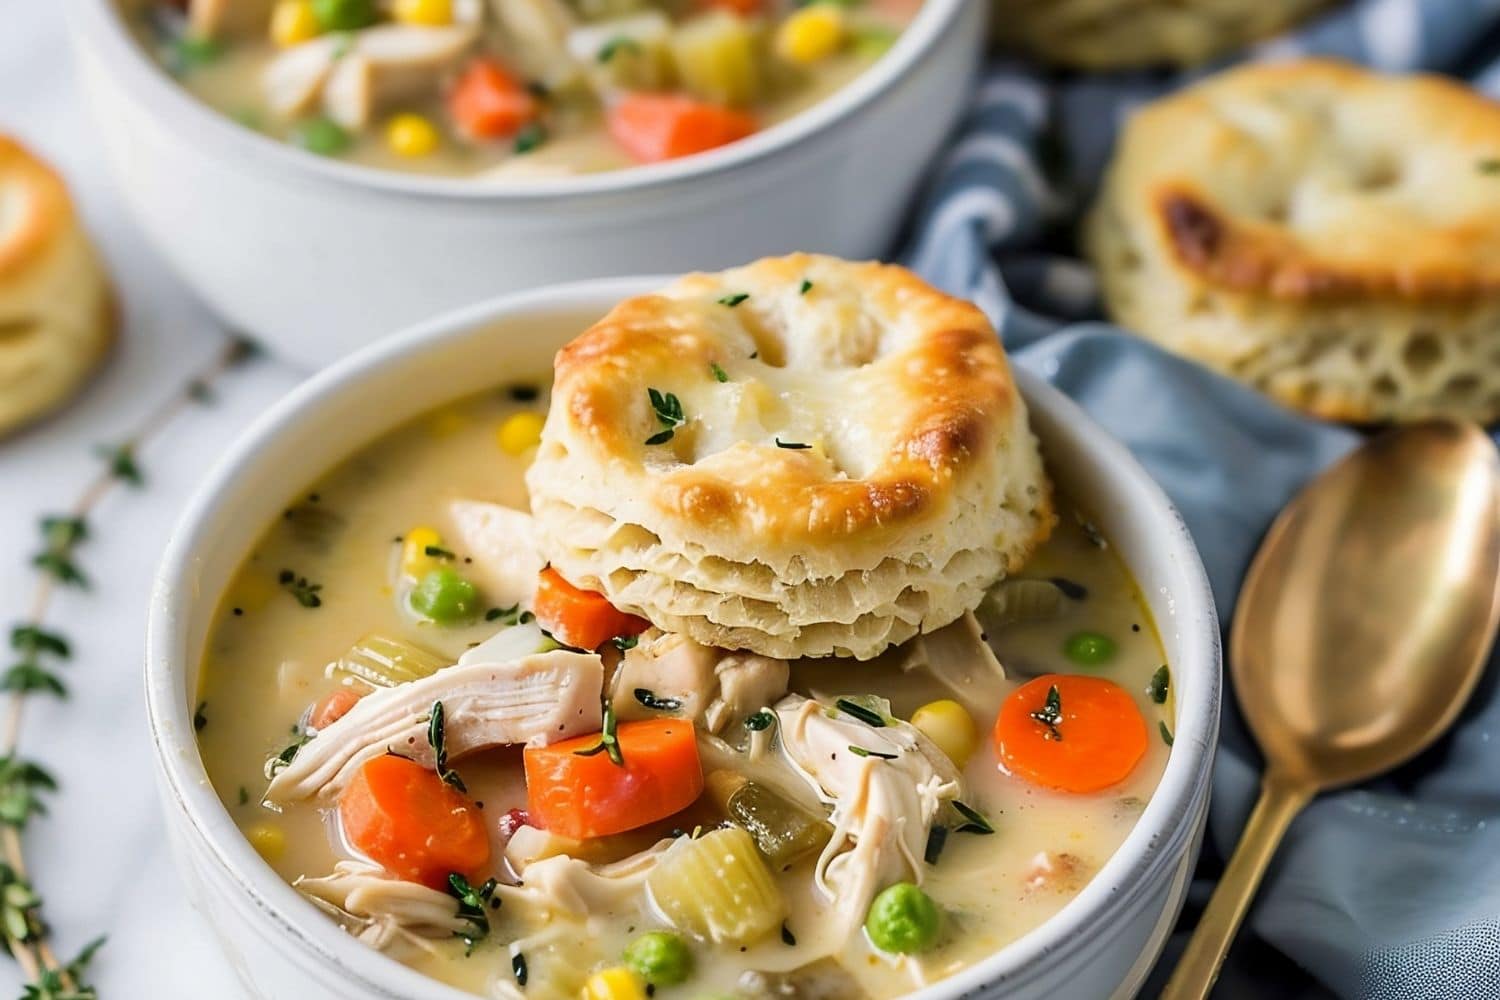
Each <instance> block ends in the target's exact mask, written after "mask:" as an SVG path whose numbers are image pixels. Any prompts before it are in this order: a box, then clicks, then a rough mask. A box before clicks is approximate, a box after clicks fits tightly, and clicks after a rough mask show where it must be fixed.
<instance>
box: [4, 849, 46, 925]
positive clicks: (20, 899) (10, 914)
mask: <svg viewBox="0 0 1500 1000" xmlns="http://www.w3.org/2000/svg"><path fill="white" fill-rule="evenodd" d="M41 905H42V898H41V897H40V896H38V895H37V894H36V890H34V889H32V887H31V883H29V882H27V881H26V880H25V879H24V878H22V877H21V876H20V874H19V873H17V872H16V870H15V869H14V868H12V867H11V866H10V865H8V864H0V925H3V928H4V931H5V934H6V936H7V937H9V938H11V939H12V940H15V941H35V940H36V939H37V938H39V937H41V935H42V930H43V928H42V921H41V918H40V916H39V915H38V914H37V909H38V908H39V907H40V906H41Z"/></svg>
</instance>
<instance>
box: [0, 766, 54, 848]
mask: <svg viewBox="0 0 1500 1000" xmlns="http://www.w3.org/2000/svg"><path fill="white" fill-rule="evenodd" d="M55 791H57V779H56V778H54V777H52V775H51V774H49V773H48V772H47V771H46V770H44V769H43V768H42V767H41V766H40V765H37V764H33V763H32V762H31V761H29V760H22V759H20V758H19V757H16V756H14V755H11V756H6V757H0V824H4V825H5V826H10V827H15V828H16V829H18V830H19V829H21V828H22V827H24V826H25V825H26V821H27V820H29V819H30V818H31V817H33V816H42V815H45V814H46V812H47V807H46V806H45V805H43V803H42V800H41V795H42V793H43V792H55Z"/></svg>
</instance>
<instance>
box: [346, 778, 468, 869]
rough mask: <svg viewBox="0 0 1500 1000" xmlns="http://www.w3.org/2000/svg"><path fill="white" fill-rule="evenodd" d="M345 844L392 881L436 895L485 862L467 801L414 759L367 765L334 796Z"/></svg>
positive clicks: (466, 798)
mask: <svg viewBox="0 0 1500 1000" xmlns="http://www.w3.org/2000/svg"><path fill="white" fill-rule="evenodd" d="M339 822H340V823H341V824H342V825H343V828H344V835H345V836H346V837H348V838H349V843H350V844H351V845H353V846H354V847H355V848H357V849H358V850H360V851H362V852H364V853H365V854H366V855H367V856H368V857H369V858H370V860H371V861H374V862H375V863H376V864H378V865H380V866H381V867H383V868H385V869H386V870H387V871H389V872H390V873H391V874H393V875H395V876H396V877H397V878H401V879H406V880H407V881H409V882H420V883H422V884H423V885H425V886H428V887H430V888H433V889H441V888H443V886H444V885H446V884H447V882H448V875H449V874H450V873H453V872H457V873H458V874H460V875H463V876H465V877H469V876H477V875H480V874H482V873H483V872H484V869H485V868H486V867H487V866H488V865H489V863H490V840H489V835H488V834H487V833H486V832H485V828H484V820H483V819H482V818H481V816H480V813H479V810H478V809H477V808H476V807H475V805H474V803H472V802H470V801H469V799H468V797H467V796H465V795H463V794H462V793H460V792H459V791H458V790H457V789H455V788H452V787H450V786H449V785H447V784H445V783H444V782H443V779H442V778H439V777H438V776H437V774H436V773H435V772H434V771H433V770H432V769H431V768H426V767H423V766H422V765H421V764H418V763H417V762H416V761H414V760H408V759H407V758H405V757H397V756H395V755H394V754H385V755H383V756H380V757H376V758H374V759H372V760H369V761H366V762H365V764H364V766H363V767H361V768H360V769H359V773H358V774H356V775H355V776H354V780H353V781H351V782H350V783H349V786H348V787H347V788H345V789H344V794H343V795H342V796H340V798H339Z"/></svg>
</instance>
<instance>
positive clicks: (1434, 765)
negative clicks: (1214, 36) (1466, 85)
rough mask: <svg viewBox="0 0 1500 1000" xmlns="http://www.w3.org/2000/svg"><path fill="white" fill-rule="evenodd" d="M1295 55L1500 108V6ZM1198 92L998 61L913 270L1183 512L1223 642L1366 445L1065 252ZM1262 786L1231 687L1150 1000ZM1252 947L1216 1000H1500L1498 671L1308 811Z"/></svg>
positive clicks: (1322, 24)
mask: <svg viewBox="0 0 1500 1000" xmlns="http://www.w3.org/2000/svg"><path fill="white" fill-rule="evenodd" d="M1297 54H1317V55H1329V56H1338V57H1342V58H1346V59H1352V60H1356V61H1359V62H1362V63H1366V64H1368V65H1371V66H1374V67H1378V68H1380V69H1383V70H1392V71H1401V70H1414V69H1427V70H1439V71H1443V72H1448V73H1451V74H1454V75H1458V76H1461V77H1464V78H1466V79H1468V80H1469V81H1470V82H1471V83H1472V84H1473V85H1475V86H1476V87H1478V88H1479V89H1481V90H1483V91H1485V92H1487V93H1490V94H1492V95H1496V94H1500V0H1364V2H1358V3H1352V4H1348V5H1346V6H1343V7H1341V8H1338V9H1336V10H1335V12H1334V13H1332V14H1331V15H1329V16H1327V17H1325V18H1323V19H1321V20H1317V21H1314V22H1311V23H1309V24H1307V25H1305V26H1303V27H1302V28H1301V29H1299V30H1298V31H1297V32H1296V33H1294V34H1291V35H1289V36H1287V37H1284V38H1279V39H1275V40H1273V41H1271V42H1268V43H1265V44H1262V45H1259V46H1257V47H1256V48H1255V49H1253V50H1251V51H1249V52H1247V53H1244V54H1243V56H1242V57H1241V58H1273V57H1284V56H1287V55H1297ZM1195 75H1196V74H1178V75H1172V74H1162V73H1117V74H1099V75H1084V76H1049V75H1048V74H1046V73H1045V72H1043V71H1041V70H1038V69H1036V68H1033V67H1028V66H1025V65H1022V64H1004V65H998V66H994V67H992V68H990V69H989V70H988V71H987V72H986V73H985V74H984V75H983V77H982V79H981V80H980V81H979V84H978V87H977V90H976V93H975V95H974V98H973V101H972V104H971V106H970V108H969V110H968V113H967V115H966V117H965V120H964V122H963V124H962V126H961V127H960V129H959V132H958V134H957V135H956V136H955V137H954V140H953V144H952V146H951V148H950V149H949V150H948V151H947V153H946V155H945V156H944V158H943V159H942V160H941V161H940V163H939V164H938V165H937V167H936V169H935V171H934V174H933V178H932V181H931V183H930V186H929V190H928V192H927V194H926V196H925V197H924V198H923V200H922V202H921V205H920V208H919V211H918V214H917V219H916V223H915V225H914V228H913V230H912V232H913V238H912V242H911V245H910V247H909V249H908V250H907V253H906V259H907V260H908V262H909V263H911V264H912V266H914V267H915V268H916V269H917V270H919V271H921V272H922V273H923V274H924V275H925V276H926V277H928V278H929V279H930V280H932V281H934V282H935V283H937V284H939V285H941V286H942V287H944V288H946V289H947V290H949V291H951V292H954V293H956V294H959V295H962V296H965V297H967V298H971V299H973V300H974V301H976V302H977V303H979V304H980V306H981V307H983V308H984V309H985V310H986V312H988V313H989V315H990V317H991V318H992V319H993V320H994V321H995V324H996V326H997V327H998V328H999V329H1000V331H1001V333H1002V336H1003V337H1004V339H1005V342H1006V344H1007V346H1008V347H1009V348H1010V349H1011V350H1012V351H1013V352H1014V357H1015V359H1016V360H1017V361H1018V363H1020V364H1022V365H1025V366H1026V367H1028V368H1030V369H1032V370H1034V371H1037V372H1039V373H1040V374H1042V375H1044V376H1045V377H1046V378H1048V379H1050V380H1051V381H1052V382H1053V383H1054V384H1055V385H1057V386H1058V387H1059V388H1060V389H1062V390H1063V391H1064V392H1066V393H1067V394H1068V395H1069V396H1071V397H1073V399H1075V400H1077V401H1078V402H1079V403H1080V404H1082V406H1083V407H1084V408H1085V409H1086V410H1088V412H1089V413H1090V414H1092V415H1093V417H1094V418H1095V419H1096V420H1098V421H1099V422H1100V423H1101V424H1103V425H1104V427H1105V428H1107V429H1108V430H1109V431H1110V432H1111V433H1113V434H1114V435H1115V436H1117V437H1118V438H1120V439H1121V440H1122V441H1124V442H1125V444H1127V445H1128V446H1129V447H1130V448H1131V450H1132V451H1133V452H1134V453H1135V455H1136V457H1137V458H1139V459H1140V460H1141V462H1142V463H1143V464H1144V465H1145V466H1146V468H1147V469H1148V470H1149V471H1150V472H1151V474H1152V475H1153V476H1155V477H1156V479H1157V481H1158V482H1160V483H1161V484H1162V486H1163V487H1164V488H1165V489H1166V491H1167V492H1168V493H1169V494H1170V495H1171V497H1172V499H1173V500H1174V501H1175V502H1176V504H1177V506H1178V507H1179V508H1180V509H1181V510H1182V512H1183V515H1184V516H1185V517H1186V519H1187V522H1188V525H1189V526H1190V527H1191V529H1192V532H1193V536H1194V538H1195V539H1196V540H1197V543H1198V547H1199V550H1200V551H1201V552H1202V554H1203V561H1204V563H1205V564H1206V565H1207V567H1208V573H1209V576H1210V578H1211V580H1212V582H1213V588H1214V593H1215V595H1216V598H1217V601H1218V608H1219V615H1220V618H1221V619H1222V620H1223V621H1224V622H1225V623H1226V625H1227V623H1228V622H1229V621H1230V620H1231V618H1232V615H1233V612H1234V604H1235V598H1236V596H1237V594H1238V591H1239V584H1240V580H1241V577H1242V576H1243V573H1244V570H1245V567H1246V566H1247V564H1248V562H1249V560H1250V557H1251V555H1252V554H1253V552H1254V550H1255V547H1256V545H1257V544H1258V542H1259V540H1260V538H1261V536H1262V534H1263V533H1264V532H1265V530H1266V528H1267V527H1268V525H1269V523H1270V521H1271V519H1272V518H1273V517H1274V516H1275V514H1276V513H1277V511H1279V510H1280V509H1281V507H1282V506H1283V505H1284V504H1285V503H1286V502H1287V501H1288V500H1289V499H1290V498H1291V497H1292V495H1293V494H1294V493H1295V492H1296V491H1297V490H1298V488H1299V487H1300V486H1301V485H1302V484H1304V483H1305V482H1306V481H1307V480H1308V479H1309V478H1311V477H1312V476H1313V475H1314V474H1316V473H1317V472H1318V470H1320V469H1322V468H1323V467H1324V466H1326V465H1328V464H1329V463H1330V462H1332V461H1334V460H1335V459H1336V458H1338V457H1339V456H1340V455H1342V454H1343V453H1344V452H1346V451H1347V450H1348V449H1349V448H1351V447H1353V446H1354V445H1355V444H1356V443H1357V441H1358V438H1357V436H1356V434H1355V433H1354V432H1352V431H1350V430H1347V429H1345V428H1342V427H1338V426H1333V425H1329V424H1323V423H1319V422H1316V421H1312V420H1308V419H1305V418H1303V417H1301V416H1299V415H1297V414H1294V413H1292V412H1290V411H1288V410H1285V409H1282V408H1281V407H1279V406H1277V405H1276V404H1274V403H1272V402H1270V401H1268V400H1267V399H1265V398H1263V397H1261V396H1260V395H1258V394H1256V393H1255V392H1253V391H1251V390H1249V389H1246V388H1243V387H1241V386H1239V385H1238V384H1237V383H1234V382H1232V381H1230V380H1227V379H1225V378H1222V377H1220V376H1218V375H1215V374H1213V373H1211V372H1209V371H1207V370H1206V369H1203V368H1200V367H1198V366H1196V365H1194V364H1192V363H1190V362H1186V361H1183V360H1179V359H1177V358H1175V357H1173V356H1171V355H1168V354H1166V353H1164V352H1162V351H1160V350H1158V349H1157V348H1155V347H1153V346H1152V345H1150V344H1148V343H1146V342H1144V341H1142V340H1138V339H1136V338H1134V337H1131V336H1130V335H1128V334H1126V333H1124V332H1122V331H1121V330H1119V329H1118V328H1115V327H1112V326H1109V325H1108V324H1106V323H1104V322H1101V321H1099V319H1098V317H1099V315H1100V313H1099V307H1098V302H1097V298H1096V293H1095V284H1094V279H1093V275H1092V274H1091V272H1090V270H1089V268H1088V267H1087V266H1086V265H1085V264H1084V263H1083V262H1082V261H1080V260H1078V259H1076V258H1075V257H1073V256H1071V254H1072V248H1071V245H1070V244H1071V238H1070V235H1069V234H1070V232H1071V223H1072V222H1073V221H1074V220H1076V218H1077V215H1078V213H1079V212H1080V211H1081V210H1082V208H1083V207H1084V206H1085V205H1086V203H1087V200H1088V198H1089V197H1091V196H1092V193H1093V188H1094V186H1095V184H1096V182H1097V179H1098V176H1099V174H1100V172H1101V170H1102V169H1103V166H1104V164H1105V163H1106V162H1107V160H1108V157H1109V153H1110V149H1111V146H1112V144H1113V142H1114V138H1115V134H1116V131H1117V127H1118V125H1119V123H1120V122H1121V120H1122V119H1123V118H1124V117H1125V116H1126V115H1127V114H1128V113H1129V111H1130V110H1131V109H1132V108H1133V107H1135V106H1137V105H1138V104H1140V103H1141V102H1143V101H1146V100H1149V99H1151V98H1152V97H1154V96H1157V95H1159V94H1162V93H1165V92H1167V91H1169V90H1172V89H1174V88H1176V87H1179V86H1182V85H1183V84H1184V83H1186V82H1190V81H1191V79H1192V78H1193V77H1194V76H1195ZM1059 248H1060V249H1059ZM1258 772H1259V753H1258V751H1257V750H1256V748H1255V744H1254V742H1253V740H1252V739H1251V738H1250V737H1249V735H1248V733H1247V731H1246V729H1245V727H1244V725H1243V723H1242V721H1241V719H1240V717H1239V713H1238V711H1237V708H1236V702H1235V698H1234V696H1233V692H1232V691H1231V692H1230V693H1229V694H1228V695H1227V697H1226V699H1225V703H1224V721H1223V735H1222V744H1221V747H1220V753H1219V760H1218V766H1217V769H1216V771H1215V773H1214V799H1213V806H1212V809H1211V812H1210V817H1209V837H1208V840H1207V843H1206V845H1205V848H1204V857H1203V860H1202V862H1201V863H1200V865H1199V869H1198V873H1197V878H1196V879H1195V882H1194V887H1193V892H1192V894H1191V896H1190V900H1189V904H1188V908H1187V911H1186V912H1185V914H1184V917H1183V920H1182V922H1181V923H1180V925H1179V928H1178V934H1177V935H1176V936H1175V939H1174V946H1173V947H1172V948H1170V949H1169V950H1168V953H1167V955H1166V957H1165V958H1164V959H1163V961H1162V962H1161V963H1160V965H1159V967H1158V968H1157V970H1156V972H1155V974H1154V975H1153V977H1152V980H1151V982H1150V983H1149V984H1148V987H1147V990H1146V994H1145V995H1148V996H1154V995H1155V993H1156V992H1157V991H1158V990H1159V989H1160V986H1161V984H1162V982H1164V980H1165V975H1166V973H1167V972H1169V971H1170V967H1171V964H1172V963H1173V961H1174V960H1175V954H1176V952H1177V950H1179V949H1180V947H1181V943H1182V940H1183V939H1184V938H1185V936H1186V934H1187V933H1188V932H1189V931H1190V930H1191V928H1192V924H1193V923H1194V922H1195V920H1196V918H1197V915H1198V911H1199V909H1200V908H1201V906H1202V905H1203V903H1204V902H1205V901H1206V900H1207V897H1208V894H1209V892H1210V891H1211V889H1212V882H1213V879H1214V878H1215V877H1216V875H1217V873H1218V872H1219V871H1220V870H1221V869H1222V866H1223V861H1224V859H1225V858H1227V856H1228V854H1229V852H1230V851H1232V850H1233V847H1234V844H1235V841H1236V840H1237V839H1238V835H1239V832H1240V830H1241V829H1242V828H1243V826H1244V823H1245V820H1246V817H1247V816H1248V814H1249V811H1250V807H1251V804H1252V802H1253V800H1254V797H1255V794H1256V790H1257V776H1258ZM1242 936H1245V937H1248V938H1249V940H1247V941H1245V942H1244V944H1243V946H1242V947H1241V948H1240V949H1239V958H1240V960H1239V964H1238V970H1239V971H1238V972H1236V966H1235V965H1234V964H1233V963H1232V964H1231V966H1230V969H1229V971H1228V972H1227V973H1226V978H1225V980H1224V981H1223V984H1222V988H1221V990H1220V993H1219V994H1217V995H1221V996H1226V997H1227V996H1236V997H1240V996H1243V997H1263V996H1268V995H1276V994H1280V995H1281V996H1284V997H1293V996H1298V995H1303V996H1327V995H1329V994H1332V995H1335V996H1339V997H1361V998H1371V1000H1387V998H1389V1000H1398V998H1399V1000H1427V998H1431V1000H1439V998H1441V1000H1479V998H1485V1000H1493V998H1500V667H1497V666H1496V664H1495V663H1492V664H1491V666H1490V670H1489V673H1488V674H1487V676H1486V679H1485V680H1484V681H1483V682H1482V683H1481V686H1480V689H1479V690H1478V691H1477V693H1476V694H1475V695H1474V697H1473V700H1472V701H1471V703H1470V704H1469V706H1468V708H1467V709H1466V711H1465V712H1464V715H1463V717H1462V719H1461V721H1460V722H1459V724H1458V726H1457V727H1456V728H1455V730H1454V731H1453V733H1452V734H1451V735H1450V736H1448V737H1446V738H1445V739H1444V740H1442V741H1441V743H1439V744H1438V745H1437V746H1435V747H1434V748H1432V749H1431V750H1429V751H1428V752H1427V753H1425V754H1423V755H1422V756H1421V757H1420V758H1419V759H1418V760H1416V761H1414V762H1412V763H1411V764H1409V765H1407V766H1405V767H1403V768H1401V769H1400V770H1399V771H1398V772H1397V773H1394V774H1391V775H1389V776H1386V777H1384V778H1381V779H1380V780H1377V781H1373V782H1370V783H1369V784H1366V785H1364V786H1361V787H1359V788H1356V789H1351V790H1348V791H1342V792H1339V793H1337V794H1332V795H1328V796H1325V797H1323V798H1321V799H1319V800H1317V801H1316V802H1314V803H1313V805H1312V806H1311V807H1310V808H1309V809H1308V810H1307V811H1306V813H1304V814H1303V815H1302V816H1301V817H1300V818H1299V819H1298V820H1297V821H1296V822H1295V823H1294V824H1293V826H1292V828H1291V830H1290V832H1289V834H1288V837H1287V839H1286V842H1285V844H1284V845H1283V847H1282V850H1281V852H1280V854H1279V856H1278V860H1277V863H1276V864H1275V866H1274V868H1273V869H1272V871H1271V873H1270V876H1269V878H1268V879H1267V881H1266V883H1265V885H1264V886H1263V888H1262V890H1261V893H1260V896H1259V897H1258V901H1257V903H1256V905H1255V908H1254V910H1253V912H1252V914H1251V916H1250V918H1249V922H1248V932H1247V933H1246V934H1243V935H1242ZM1247 951H1248V952H1250V953H1251V957H1250V959H1249V960H1246V959H1245V953H1246V952H1247ZM1288 959H1290V961H1288ZM1273 991H1274V993H1273ZM1079 1000H1091V998H1079Z"/></svg>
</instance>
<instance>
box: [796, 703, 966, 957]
mask: <svg viewBox="0 0 1500 1000" xmlns="http://www.w3.org/2000/svg"><path fill="white" fill-rule="evenodd" d="M776 714H777V717H778V718H779V719H780V722H781V743H782V747H783V748H784V749H785V751H786V753H787V756H788V759H789V760H790V761H791V763H792V765H793V767H794V768H795V769H796V771H797V772H798V773H799V774H800V775H801V777H802V778H803V780H804V781H806V782H807V783H808V784H809V785H811V786H812V788H813V790H814V791H816V792H817V793H818V795H819V796H820V798H821V799H822V800H823V801H824V802H826V803H827V804H829V805H831V806H832V807H833V816H832V821H833V824H834V834H833V838H832V839H831V840H830V841H829V842H828V846H827V847H825V848H824V849H823V853H822V854H821V855H820V856H819V858H818V863H817V866H816V867H815V869H814V878H815V882H816V885H817V887H818V889H819V890H820V891H821V892H822V893H823V895H824V897H825V898H826V899H828V900H830V901H831V902H832V903H833V904H834V908H835V910H836V911H837V916H838V925H839V927H840V930H841V932H842V938H843V940H847V939H848V937H849V936H850V935H851V934H853V933H854V931H855V929H856V928H858V927H859V925H860V924H861V923H862V922H863V920H864V916H865V911H866V910H867V909H868V908H869V905H870V900H871V899H873V898H874V896H875V893H876V892H878V891H879V890H880V889H882V888H884V887H885V886H887V885H890V884H891V883H893V882H901V881H912V882H917V883H919V884H920V883H921V881H922V875H923V866H922V854H923V851H924V850H925V849H926V846H927V834H928V832H929V830H930V829H931V827H932V823H933V820H934V819H935V818H936V817H937V813H938V810H939V808H940V807H941V806H942V804H943V803H944V802H945V801H947V800H949V799H953V798H957V797H958V796H959V794H960V793H961V787H960V778H959V775H958V772H957V771H956V770H955V769H954V767H953V764H952V763H951V762H950V761H949V760H948V759H947V757H945V756H944V755H943V753H942V751H941V750H939V749H937V747H935V746H933V745H932V744H931V742H930V741H929V740H928V739H927V738H926V737H925V736H923V735H922V734H921V733H920V732H918V731H917V730H916V729H915V728H913V727H912V726H911V725H909V724H907V723H905V722H901V721H899V720H895V721H892V722H891V723H890V724H889V725H887V726H885V727H882V728H874V727H871V726H868V725H866V724H865V723H863V722H860V721H859V720H857V719H855V718H853V717H851V716H849V715H846V714H844V713H841V712H835V711H831V710H829V709H828V708H827V707H825V706H824V705H822V704H821V703H819V702H816V701H811V700H809V699H806V698H803V697H802V696H800V695H795V694H794V695H789V696H788V697H787V698H785V699H783V700H782V701H781V702H780V703H779V704H777V706H776ZM851 747H858V748H860V750H862V751H864V754H861V753H859V752H857V751H855V750H851V749H850V748H851ZM880 755H885V756H880Z"/></svg>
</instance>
